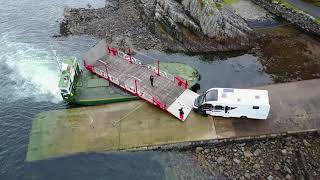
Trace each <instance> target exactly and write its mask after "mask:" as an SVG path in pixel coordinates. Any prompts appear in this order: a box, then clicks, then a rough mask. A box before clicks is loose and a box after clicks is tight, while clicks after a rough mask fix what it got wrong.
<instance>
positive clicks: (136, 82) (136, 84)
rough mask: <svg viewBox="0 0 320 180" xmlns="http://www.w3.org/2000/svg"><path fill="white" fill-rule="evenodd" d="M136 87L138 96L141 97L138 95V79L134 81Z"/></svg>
mask: <svg viewBox="0 0 320 180" xmlns="http://www.w3.org/2000/svg"><path fill="white" fill-rule="evenodd" d="M134 86H135V91H136V95H137V96H139V94H138V81H137V80H136V79H135V80H134Z"/></svg>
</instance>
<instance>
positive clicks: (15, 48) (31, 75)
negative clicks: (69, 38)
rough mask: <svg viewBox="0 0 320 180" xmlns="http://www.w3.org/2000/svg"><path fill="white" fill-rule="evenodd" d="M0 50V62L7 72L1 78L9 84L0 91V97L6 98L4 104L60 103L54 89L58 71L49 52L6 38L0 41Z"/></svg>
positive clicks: (56, 91) (56, 90)
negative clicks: (30, 100)
mask: <svg viewBox="0 0 320 180" xmlns="http://www.w3.org/2000/svg"><path fill="white" fill-rule="evenodd" d="M0 49H1V54H0V61H1V63H5V65H6V66H7V67H8V68H9V69H10V71H9V73H8V74H5V75H4V76H8V77H7V78H3V77H2V78H1V79H3V80H5V81H9V83H6V84H9V85H7V86H4V87H1V88H0V93H1V94H0V96H2V97H7V98H6V101H17V100H19V99H22V98H33V99H34V100H35V101H50V102H53V103H58V102H60V101H61V100H62V98H61V96H60V94H59V88H58V81H59V69H58V67H57V65H56V64H55V62H54V61H53V59H52V54H51V52H50V51H49V50H45V49H39V48H35V47H33V46H32V45H30V44H27V43H19V42H11V41H10V40H8V38H7V37H2V38H0ZM0 66H2V65H1V64H0ZM1 74H2V73H1ZM10 81H11V82H10ZM8 93H9V94H10V95H8Z"/></svg>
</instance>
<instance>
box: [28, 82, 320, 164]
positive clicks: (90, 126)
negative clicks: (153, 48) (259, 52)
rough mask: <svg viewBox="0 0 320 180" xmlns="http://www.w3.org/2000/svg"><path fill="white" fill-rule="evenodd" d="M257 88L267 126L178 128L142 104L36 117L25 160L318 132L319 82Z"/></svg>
mask: <svg viewBox="0 0 320 180" xmlns="http://www.w3.org/2000/svg"><path fill="white" fill-rule="evenodd" d="M259 88H260V89H267V90H268V91H269V96H270V104H271V113H270V115H269V118H268V119H267V120H243V119H232V118H219V117H210V116H209V117H204V116H201V115H199V114H196V113H194V112H192V113H191V114H190V115H189V117H188V119H187V120H186V121H185V122H180V121H179V120H177V119H176V118H174V117H173V116H171V115H170V114H169V113H167V112H165V111H162V110H160V109H157V108H156V107H153V106H152V105H150V104H147V103H145V102H143V101H133V102H126V103H117V104H110V105H104V106H94V107H81V108H73V109H66V110H59V111H50V112H44V113H40V114H39V115H38V116H37V117H36V118H35V119H34V121H33V127H32V131H31V134H30V143H29V147H28V153H27V160H29V161H33V160H39V159H46V158H50V157H56V156H63V155H70V154H74V153H80V152H104V151H114V150H121V149H132V148H136V147H145V146H154V145H161V144H172V143H178V142H188V141H199V140H209V139H223V138H233V137H241V136H258V135H262V134H270V133H280V132H288V131H306V130H310V129H318V128H320V121H319V119H320V111H319V110H318V109H319V108H320V79H317V80H309V81H300V82H294V83H286V84H276V85H269V86H264V87H259Z"/></svg>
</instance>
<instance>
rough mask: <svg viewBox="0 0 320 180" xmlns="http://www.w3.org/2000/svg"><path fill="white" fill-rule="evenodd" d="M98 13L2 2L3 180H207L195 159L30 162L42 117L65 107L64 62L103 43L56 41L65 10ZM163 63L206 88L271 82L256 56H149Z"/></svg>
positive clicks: (92, 157)
mask: <svg viewBox="0 0 320 180" xmlns="http://www.w3.org/2000/svg"><path fill="white" fill-rule="evenodd" d="M88 3H90V4H91V5H93V7H101V6H103V5H104V0H55V1H49V0H11V1H1V2H0V180H2V179H19V180H21V179H47V180H48V179H205V178H208V177H207V176H206V174H204V173H202V171H201V169H200V167H199V166H198V165H197V164H196V163H195V160H194V159H193V157H192V156H191V155H189V154H185V153H170V152H138V153H106V154H104V153H101V154H96V153H88V154H77V155H73V156H68V157H60V158H55V159H48V160H43V161H37V162H26V161H25V158H26V151H27V146H28V142H29V133H30V130H31V124H32V118H33V117H34V116H35V115H36V114H37V113H39V112H43V111H48V110H54V109H63V108H67V105H66V104H64V103H63V102H62V101H61V98H60V96H59V91H58V88H57V83H58V77H59V71H58V68H57V66H56V64H55V62H54V61H53V60H52V53H51V50H52V49H54V50H57V52H58V57H59V58H60V59H63V58H66V57H68V56H76V57H78V58H79V59H81V56H82V54H84V53H85V51H86V50H88V49H89V48H90V47H91V46H93V45H94V44H95V43H96V42H97V41H98V39H95V38H93V37H86V36H81V37H77V36H73V37H67V38H66V37H61V38H52V35H54V34H58V28H59V26H58V22H59V21H60V20H61V19H62V13H63V8H64V6H65V5H68V6H72V7H85V6H86V5H87V4H88ZM146 53H147V54H148V55H151V56H155V57H156V58H159V57H161V58H163V59H164V61H171V60H174V61H183V62H185V63H188V64H191V65H193V66H195V67H196V68H198V69H199V70H200V71H201V72H202V80H201V81H200V84H201V86H202V88H203V89H207V88H210V87H212V86H229V87H246V86H252V85H261V84H268V83H271V82H272V81H271V79H270V77H269V76H268V75H267V74H265V73H264V72H263V71H262V67H261V64H260V63H259V62H258V61H257V58H256V57H254V56H252V55H246V54H244V55H237V56H234V57H229V58H221V57H219V56H218V57H211V56H210V57H209V58H208V57H205V56H187V55H183V54H171V55H166V54H163V53H160V52H156V51H148V52H146Z"/></svg>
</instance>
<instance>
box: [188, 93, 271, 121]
mask: <svg viewBox="0 0 320 180" xmlns="http://www.w3.org/2000/svg"><path fill="white" fill-rule="evenodd" d="M193 107H194V108H195V111H197V112H200V113H202V114H205V115H207V114H208V115H212V116H222V117H237V118H252V119H267V117H268V114H269V111H270V104H269V96H268V91H266V90H253V89H230V88H211V89H209V90H207V91H206V93H205V94H203V95H201V96H199V97H198V98H197V99H196V100H195V102H194V105H193Z"/></svg>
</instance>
